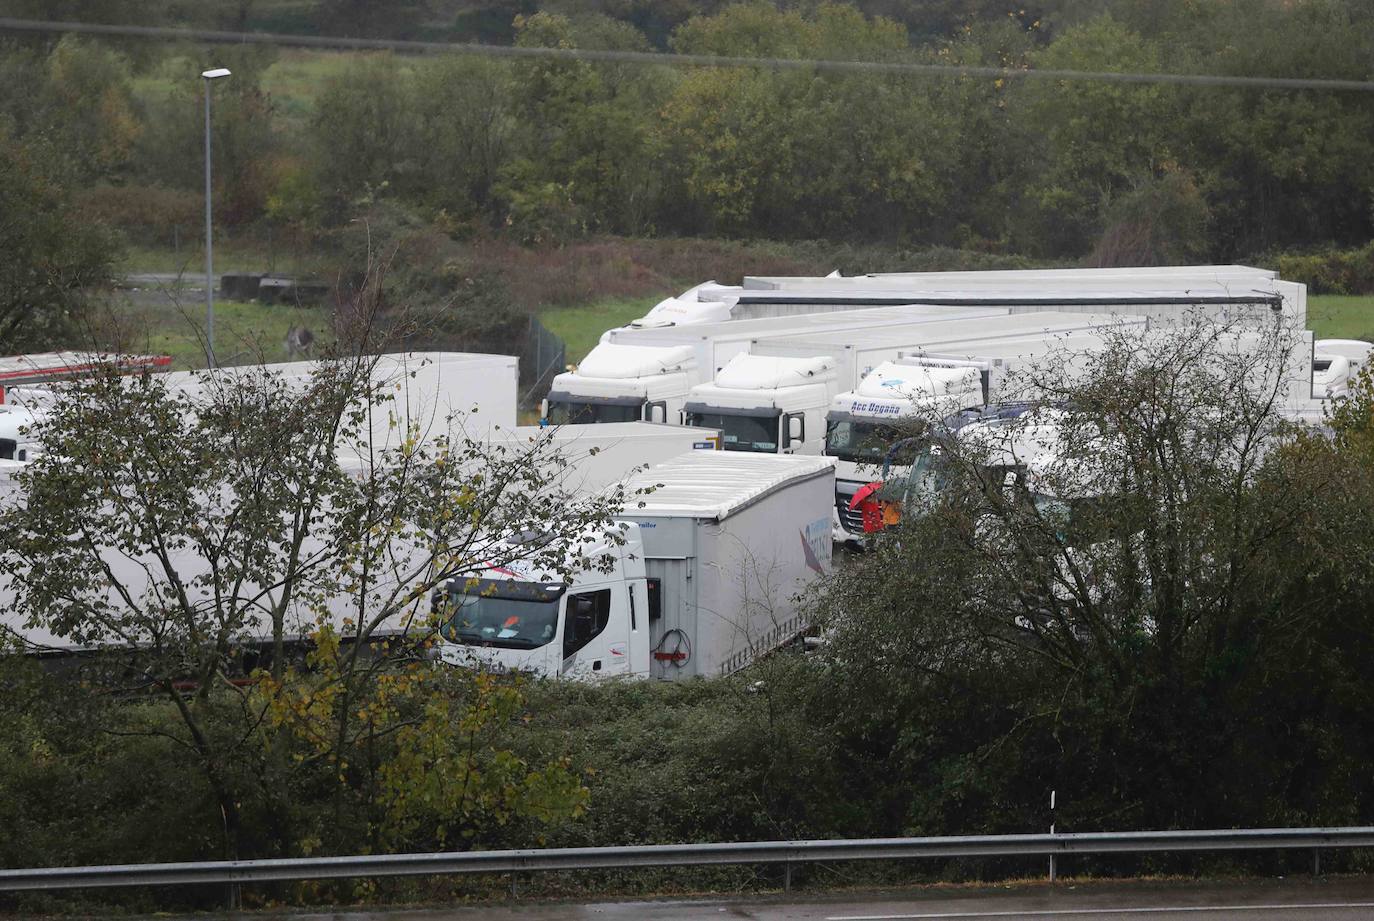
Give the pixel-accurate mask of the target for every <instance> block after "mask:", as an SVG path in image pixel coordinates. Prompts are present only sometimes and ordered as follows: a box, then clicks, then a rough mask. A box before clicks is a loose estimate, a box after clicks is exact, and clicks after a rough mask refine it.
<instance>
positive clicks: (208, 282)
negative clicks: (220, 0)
mask: <svg viewBox="0 0 1374 921" xmlns="http://www.w3.org/2000/svg"><path fill="white" fill-rule="evenodd" d="M200 76H201V78H202V79H204V80H205V360H206V363H207V364H208V366H209V367H211V368H213V367H214V366H215V256H214V252H215V250H214V244H213V242H212V239H213V238H212V233H211V230H210V84H211V82H213V81H215V80H218V79H220V78H221V77H227V76H229V71H228V69H226V68H224V67H218V68H216V69H214V70H207V71H205V72H204V73H202V74H201V75H200Z"/></svg>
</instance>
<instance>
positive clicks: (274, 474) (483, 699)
mask: <svg viewBox="0 0 1374 921" xmlns="http://www.w3.org/2000/svg"><path fill="white" fill-rule="evenodd" d="M369 291H370V292H371V293H370V294H369V295H368V297H369V298H370V299H365V301H364V302H365V303H366V304H370V305H375V291H373V290H372V289H369ZM370 316H371V315H370V314H368V313H366V312H360V313H359V314H358V315H357V316H356V317H355V320H356V323H355V325H354V326H352V327H350V328H348V329H346V330H344V334H341V341H345V342H352V343H354V344H355V346H354V351H351V352H341V353H339V354H337V355H335V356H333V357H332V358H330V359H328V360H325V361H322V362H320V363H319V364H318V365H317V366H315V368H314V370H312V372H311V373H310V374H309V375H308V377H307V378H306V379H304V380H302V381H298V382H294V383H293V382H291V381H288V380H285V379H282V378H281V377H279V376H278V375H275V374H274V373H272V372H271V371H263V370H254V369H252V368H248V369H238V370H223V371H220V372H217V373H211V374H207V375H204V376H202V377H200V378H199V379H198V381H197V382H196V384H195V385H193V386H191V385H188V388H173V387H171V386H169V384H168V383H167V382H166V381H165V380H161V379H158V378H155V377H143V378H135V379H128V378H121V377H118V376H116V375H113V374H97V375H95V376H94V377H92V378H91V379H90V380H85V381H80V382H76V383H73V384H72V385H70V386H69V387H66V388H64V389H63V390H62V391H61V392H60V393H59V395H58V397H57V398H56V400H55V403H54V406H53V407H52V410H51V412H50V413H49V414H48V415H47V416H46V417H45V418H44V420H43V421H42V422H41V423H40V424H39V425H38V435H39V437H40V438H41V440H42V442H43V444H44V447H45V454H44V457H43V459H41V460H39V461H37V462H35V463H33V464H31V465H30V466H29V467H27V468H26V469H25V470H24V471H22V472H21V473H20V474H18V475H17V481H18V483H19V486H20V489H21V491H22V494H23V496H24V501H23V502H22V503H21V504H19V505H16V506H14V507H10V508H7V509H5V510H4V511H3V513H0V519H2V520H3V528H4V535H5V536H4V538H3V544H2V545H0V557H3V559H4V560H5V566H4V567H3V568H4V571H5V573H6V580H5V581H6V582H7V584H8V588H9V590H10V591H11V592H13V597H14V601H13V609H14V610H15V612H16V613H18V614H20V615H21V616H22V617H24V618H25V619H26V620H27V623H28V624H29V625H30V626H31V627H36V628H41V629H42V630H44V631H47V632H48V633H50V634H52V635H54V636H56V637H58V638H60V639H61V640H62V641H64V642H65V643H68V644H74V645H83V646H93V647H96V648H98V649H102V650H104V651H105V656H104V657H103V658H104V659H105V660H108V661H110V663H111V667H112V668H113V667H115V666H116V665H117V666H118V667H119V668H120V669H123V670H124V671H122V672H118V673H112V674H110V675H107V676H106V677H105V679H104V680H103V681H102V682H99V684H101V685H102V686H104V687H107V688H108V687H109V684H110V683H111V682H116V683H117V681H118V675H119V674H126V675H129V676H135V678H136V680H135V684H139V685H142V686H143V687H144V688H145V689H146V691H147V693H149V694H151V695H154V696H155V697H159V698H161V699H162V700H164V701H166V703H167V705H168V706H170V707H172V708H173V709H174V710H175V713H176V715H177V717H176V721H175V722H174V723H172V724H171V725H168V726H158V727H156V729H155V730H153V729H150V730H149V731H156V732H159V733H162V734H164V735H167V736H169V737H170V738H172V739H173V740H174V741H175V742H176V743H177V744H178V745H180V746H181V747H182V749H183V750H184V752H185V753H186V755H187V757H189V758H192V759H194V761H195V763H196V764H198V765H199V766H200V768H201V770H202V771H203V773H204V777H205V779H206V783H207V784H208V786H209V788H210V789H211V790H212V791H213V795H214V797H215V800H216V801H217V804H218V807H219V809H220V811H221V813H222V817H223V824H224V846H225V850H226V852H227V853H228V854H229V855H231V856H234V855H238V854H240V853H241V852H242V850H243V849H244V844H245V842H249V843H251V842H254V841H260V840H261V839H262V837H263V836H264V834H265V832H264V829H266V830H269V831H270V834H266V839H267V840H268V841H269V842H271V841H274V842H276V843H275V845H273V846H272V848H273V849H282V848H288V849H296V850H310V849H314V848H318V847H321V846H324V847H337V846H339V843H340V842H343V841H349V840H354V841H356V840H357V838H358V837H359V836H364V837H366V836H370V837H371V840H372V844H373V845H375V846H382V845H384V844H396V843H398V842H405V841H407V840H410V834H411V833H410V832H408V831H407V828H410V829H411V831H413V830H414V829H413V827H412V826H408V825H406V824H405V822H401V818H405V817H409V818H407V819H406V821H407V822H413V821H415V819H416V815H417V813H418V812H422V811H423V809H424V807H422V806H421V805H420V804H421V803H422V802H428V803H430V804H431V805H432V806H433V808H434V810H435V811H434V812H433V813H432V815H431V820H430V821H428V822H427V823H426V824H424V827H425V828H431V827H432V825H433V820H438V819H442V818H445V817H447V821H448V822H450V823H451V830H452V834H453V837H458V836H459V830H460V829H461V837H462V838H471V837H472V836H473V835H474V834H476V833H477V832H479V831H481V830H482V828H483V827H484V822H487V821H496V822H499V821H504V820H505V817H508V816H509V815H511V814H513V813H515V814H523V813H525V812H534V813H536V814H539V815H542V816H545V817H547V818H550V819H552V818H555V817H560V816H567V815H571V814H573V812H575V811H576V809H578V808H580V803H581V796H582V794H581V792H580V789H581V788H580V784H579V783H578V782H577V780H576V778H575V777H570V776H569V775H568V774H567V772H566V770H565V769H564V768H563V767H561V766H560V764H559V763H558V762H557V761H556V760H555V761H554V762H553V763H551V764H549V765H545V766H540V767H536V768H528V767H526V766H524V764H523V762H520V761H519V760H518V759H514V760H513V759H512V757H509V756H503V755H501V754H500V753H499V752H488V751H484V750H482V749H481V748H480V746H477V747H474V746H473V745H472V740H473V739H481V738H483V735H482V731H483V727H485V726H486V725H487V724H488V723H490V721H492V720H497V721H501V720H505V719H508V718H509V717H510V715H511V713H512V712H513V709H514V708H517V707H518V705H519V696H518V694H513V693H512V692H511V691H510V690H509V689H502V688H499V687H497V686H495V685H492V684H489V683H488V684H484V683H482V682H475V683H472V682H466V683H465V682H464V681H462V680H459V679H453V678H450V677H448V676H445V675H443V674H438V673H436V667H435V666H433V665H430V664H428V662H427V661H426V660H425V658H424V656H423V655H422V653H423V649H424V645H425V641H426V637H428V636H430V635H431V633H432V629H433V624H432V623H430V620H429V598H430V595H431V592H432V591H433V590H434V589H435V588H436V587H437V586H439V585H441V584H443V583H444V582H446V581H447V580H449V579H452V578H462V577H464V576H466V575H468V574H472V573H474V572H477V571H479V570H481V569H484V568H485V567H487V566H491V565H501V564H502V563H503V562H507V563H508V562H513V561H515V560H528V561H531V562H532V563H533V564H536V565H538V566H539V567H540V568H542V569H544V570H546V571H549V572H559V573H566V572H568V571H569V569H570V567H580V566H595V565H598V564H599V563H600V562H601V561H599V560H589V559H587V558H586V556H585V553H584V552H583V548H584V547H585V542H586V541H589V540H592V539H594V535H595V534H596V533H598V532H599V531H600V530H601V529H603V528H604V526H605V525H606V524H607V522H608V516H609V514H610V513H611V511H612V510H613V509H615V508H617V507H618V505H619V504H620V503H621V502H622V501H623V496H621V495H619V494H609V495H605V496H600V497H597V498H592V499H586V500H577V501H574V500H573V498H572V497H570V496H569V495H568V494H567V493H566V492H565V491H564V490H563V489H561V488H560V486H559V483H560V480H561V477H562V475H563V474H564V472H565V471H566V470H567V469H568V468H569V465H570V464H571V463H572V460H571V459H570V458H568V457H565V456H562V455H560V454H558V453H556V452H554V451H553V450H552V449H551V448H550V443H549V440H548V439H547V438H544V437H539V438H534V439H532V440H530V441H529V442H527V443H519V442H513V443H509V444H506V443H502V442H500V441H499V440H498V441H496V442H488V441H487V440H486V439H485V437H483V438H481V439H476V438H473V437H469V436H468V435H467V434H466V433H465V432H464V431H463V429H462V428H461V420H458V419H416V418H409V419H407V418H406V417H405V415H404V414H403V413H402V412H401V411H399V410H397V409H396V408H394V406H393V403H392V400H393V398H394V394H395V393H396V392H397V391H398V390H400V389H401V388H403V387H405V386H407V378H409V377H411V376H413V375H414V373H415V372H416V369H415V368H414V367H407V366H406V365H405V364H404V363H402V364H399V365H398V364H396V363H395V362H392V361H389V360H386V359H381V358H378V357H376V356H374V355H371V354H368V352H367V351H366V350H365V349H364V348H363V345H364V344H365V343H368V342H369V341H371V340H370V339H369V337H368V331H369V330H370V328H371V326H370V324H371V322H372V321H371V319H370ZM387 369H390V370H387ZM389 415H390V416H391V417H392V422H391V423H390V425H388V422H387V419H388V416H389ZM389 431H390V432H391V434H390V435H389V436H387V437H389V438H390V439H391V440H392V442H393V446H392V447H389V448H385V449H383V448H382V447H381V444H380V443H379V442H378V441H377V440H376V439H379V438H382V437H383V436H386V435H387V433H388V432H389ZM422 433H423V437H422ZM397 441H399V445H396V444H395V442H397ZM536 533H537V534H538V535H539V539H523V540H522V539H518V538H514V536H517V535H527V537H529V536H532V535H534V534H536ZM513 538H514V539H513ZM298 654H303V655H304V661H303V662H301V661H300V659H299V658H298ZM455 681H457V683H456V684H455V683H454V682H455ZM436 747H438V748H442V749H445V750H447V751H450V752H451V753H452V754H451V757H448V758H437V759H435V760H433V761H431V760H430V759H431V756H433V755H434V752H435V750H436ZM416 759H420V760H418V761H417V760H416ZM421 764H427V765H428V770H427V771H422V770H419V765H421ZM478 768H481V770H480V771H479V770H478ZM464 776H468V777H469V779H470V781H471V784H470V785H466V786H463V787H462V790H461V791H454V790H451V789H448V788H450V785H453V784H459V785H462V784H463V780H462V778H463V777H464ZM481 777H486V778H488V781H489V782H488V783H487V784H483V783H482V782H480V778H481ZM321 783H323V784H325V785H326V787H327V788H329V789H332V790H333V793H332V794H331V795H330V799H332V808H331V810H330V811H329V815H328V816H327V817H322V816H318V815H316V816H314V817H313V819H311V820H310V821H309V822H308V823H307V824H308V825H309V828H307V829H305V830H302V828H299V827H297V828H292V827H290V817H291V816H293V815H295V813H294V812H293V809H292V793H293V791H295V790H301V789H317V788H318V786H319V784H321ZM415 784H425V785H439V786H440V787H444V788H446V790H448V792H446V794H445V797H444V798H443V801H442V803H436V802H433V801H432V800H431V798H430V797H429V796H428V794H425V793H424V792H423V791H422V790H420V789H418V788H416V787H415V786H414V785H415ZM245 810H247V811H248V815H247V816H246V815H245ZM388 815H389V816H391V818H392V819H395V820H396V821H395V822H390V821H389V820H388V819H387V816H388ZM302 821H306V820H305V819H302ZM360 829H361V830H360ZM439 837H440V839H444V834H443V833H442V832H441V833H439ZM262 846H263V847H268V846H269V845H266V844H263V845H262Z"/></svg>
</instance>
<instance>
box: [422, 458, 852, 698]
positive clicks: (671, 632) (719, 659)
mask: <svg viewBox="0 0 1374 921" xmlns="http://www.w3.org/2000/svg"><path fill="white" fill-rule="evenodd" d="M627 485H628V486H629V487H630V488H632V489H639V488H644V487H654V491H653V492H651V493H649V494H648V495H646V496H644V497H643V498H642V499H640V500H638V501H636V502H632V503H630V504H628V505H627V506H626V507H625V509H624V511H623V513H622V514H621V515H619V516H617V520H616V522H615V524H614V525H613V528H614V532H613V535H612V536H604V535H603V538H602V539H601V540H600V541H599V543H598V544H597V545H596V546H595V547H594V548H593V549H592V551H591V552H590V553H589V556H590V557H591V558H592V559H593V560H596V561H597V563H599V564H600V565H598V566H593V567H588V568H582V569H580V570H579V571H578V572H577V574H576V575H575V576H574V577H573V578H572V580H571V581H568V582H565V581H562V580H559V579H556V578H554V577H553V576H552V574H550V573H547V572H539V571H536V570H535V569H532V568H528V567H524V566H514V567H512V566H503V567H501V568H499V569H493V570H489V571H487V572H486V573H483V574H481V576H480V577H476V578H469V579H460V580H454V581H453V582H451V583H449V584H448V585H446V586H444V587H443V588H442V589H441V590H440V591H438V592H436V594H435V599H434V604H435V609H436V612H437V614H438V616H439V624H440V628H439V634H440V640H441V641H440V646H439V649H440V657H441V658H442V660H443V661H445V662H448V663H450V664H453V665H459V666H477V667H483V668H490V669H496V670H502V671H520V672H529V673H533V674H536V675H542V676H548V677H566V678H580V679H601V678H612V677H623V678H648V677H652V678H659V679H682V678H690V677H695V676H707V675H728V674H730V673H731V672H734V671H737V670H738V669H740V668H743V667H744V666H746V665H748V664H749V663H750V662H753V661H754V660H755V659H757V658H758V657H759V656H761V655H764V654H766V653H767V652H769V651H771V650H773V649H776V648H777V647H779V646H781V645H783V644H785V643H787V642H788V641H790V640H792V639H794V638H795V637H797V636H799V635H800V634H801V633H802V631H803V630H804V629H805V628H806V627H807V626H808V624H809V620H808V617H807V615H806V612H805V610H804V608H802V607H800V606H799V602H798V596H799V594H800V593H801V592H802V591H803V590H804V589H805V588H806V587H807V586H809V585H810V584H811V583H812V582H813V581H814V580H815V579H817V578H819V577H820V576H822V575H824V574H825V573H826V572H828V571H829V567H830V503H831V499H832V496H833V494H834V474H833V464H832V462H831V461H830V460H829V459H828V458H822V457H783V456H776V455H775V456H764V455H739V454H725V453H718V452H706V451H702V452H693V453H690V454H686V455H684V456H682V457H680V458H676V459H674V460H671V461H668V462H667V463H664V464H660V465H658V466H656V467H653V468H650V469H649V470H647V471H645V472H643V473H641V474H639V475H637V476H635V477H634V478H632V479H631V480H630V481H629V483H628V484H627Z"/></svg>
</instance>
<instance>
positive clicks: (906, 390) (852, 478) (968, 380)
mask: <svg viewBox="0 0 1374 921" xmlns="http://www.w3.org/2000/svg"><path fill="white" fill-rule="evenodd" d="M983 400H984V389H983V379H982V375H981V374H980V373H979V371H978V370H977V369H976V368H972V367H966V368H946V367H923V366H920V365H916V364H912V363H909V362H896V361H887V362H883V363H882V364H880V365H878V366H877V367H876V368H874V369H873V370H872V371H870V372H869V373H868V374H866V375H865V376H864V379H863V380H862V381H860V382H859V386H858V387H857V388H855V389H854V390H851V391H849V392H847V393H841V394H839V395H838V396H836V397H835V399H834V400H833V401H832V402H831V404H830V411H829V412H828V413H827V414H826V423H825V424H826V430H825V450H824V453H825V454H826V455H828V456H830V457H833V458H835V461H836V466H835V534H834V537H835V540H836V541H837V542H840V543H855V542H858V541H861V540H862V539H863V523H862V521H861V518H860V514H861V513H860V512H859V511H857V510H855V509H852V508H850V505H851V502H852V499H853V497H854V494H855V493H856V492H857V491H858V490H859V489H860V488H861V487H862V486H863V485H864V484H866V483H868V482H871V481H872V480H874V479H875V478H877V477H879V476H880V475H882V468H883V466H884V464H888V465H895V466H897V467H898V468H899V469H900V468H905V467H907V466H909V465H910V463H911V459H910V458H909V457H906V456H905V455H902V454H899V455H898V456H895V457H894V456H891V455H890V454H889V452H890V450H891V449H892V447H893V445H895V444H897V443H898V442H901V441H903V440H905V439H910V438H911V437H912V435H913V434H915V433H914V431H913V429H914V428H915V427H916V426H918V425H919V424H920V423H921V422H928V421H932V420H938V419H944V418H945V417H947V416H950V415H953V414H954V413H957V412H959V411H960V410H963V409H970V408H973V407H976V406H981V405H982V404H983Z"/></svg>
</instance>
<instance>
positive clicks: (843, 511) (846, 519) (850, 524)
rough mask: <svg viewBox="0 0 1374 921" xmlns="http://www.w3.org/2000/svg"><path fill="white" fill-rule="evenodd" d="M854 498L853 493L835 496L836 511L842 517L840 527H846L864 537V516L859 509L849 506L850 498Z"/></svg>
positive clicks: (847, 529)
mask: <svg viewBox="0 0 1374 921" xmlns="http://www.w3.org/2000/svg"><path fill="white" fill-rule="evenodd" d="M852 498H853V496H852V495H848V496H847V495H837V496H835V513H836V514H837V515H839V517H840V527H842V528H844V529H845V530H846V531H848V532H849V533H850V534H854V535H856V536H860V537H862V536H863V533H864V516H863V515H862V514H861V513H860V512H859V510H858V509H851V508H850V507H849V500H850V499H852Z"/></svg>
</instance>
